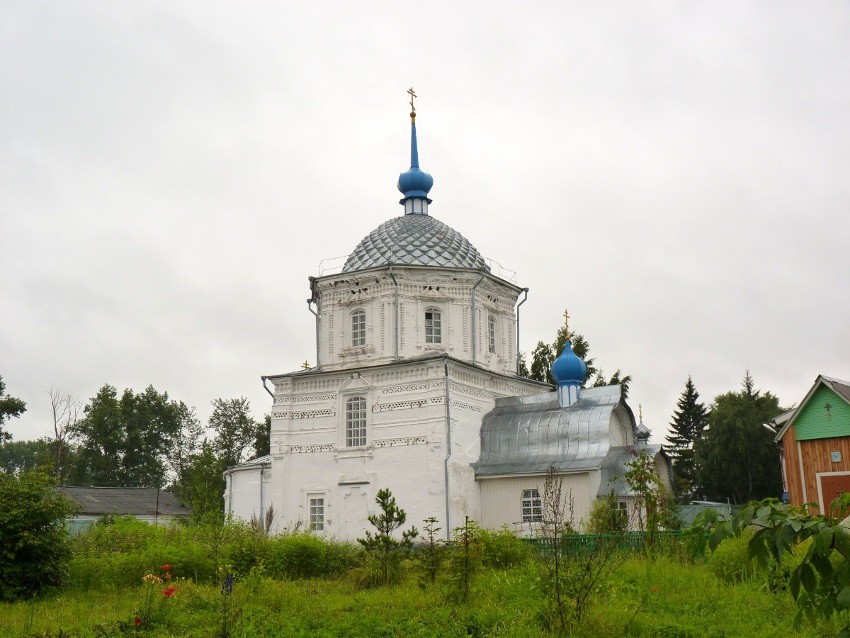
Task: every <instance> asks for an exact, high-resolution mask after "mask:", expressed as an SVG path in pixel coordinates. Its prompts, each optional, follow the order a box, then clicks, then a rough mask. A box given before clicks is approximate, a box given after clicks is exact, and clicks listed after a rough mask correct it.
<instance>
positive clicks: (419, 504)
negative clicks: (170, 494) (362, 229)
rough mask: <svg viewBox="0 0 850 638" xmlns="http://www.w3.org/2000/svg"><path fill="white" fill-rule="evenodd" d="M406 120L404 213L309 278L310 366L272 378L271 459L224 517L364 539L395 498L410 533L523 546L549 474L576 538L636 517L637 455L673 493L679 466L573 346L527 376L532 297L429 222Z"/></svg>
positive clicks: (237, 491)
mask: <svg viewBox="0 0 850 638" xmlns="http://www.w3.org/2000/svg"><path fill="white" fill-rule="evenodd" d="M411 109H412V110H411V113H410V117H411V165H410V170H408V171H406V172H404V173H402V174H401V175H400V176H399V179H398V189H399V190H400V191H401V192H402V194H403V197H402V199H401V201H400V204H401V205H402V206H403V207H404V214H403V215H401V216H399V217H393V218H392V219H389V220H388V221H386V222H384V223H383V224H381V225H380V226H378V227H377V228H376V229H375V230H373V231H372V232H370V233H369V234H368V235H366V237H364V238H363V240H362V241H361V242H360V243H359V244H358V245H357V246H356V247H355V248H354V251H353V252H352V253H351V254H350V255H349V256H348V258H347V260H346V261H345V265H344V266H343V267H342V269H341V271H340V272H338V273H335V274H327V275H324V274H323V275H321V276H318V277H310V278H309V282H310V292H311V298H310V300H309V308H310V310H311V312H312V313H313V314H314V315H315V320H316V365H315V366H314V367H311V368H307V369H301V370H297V371H295V372H289V373H285V374H276V375H269V376H263V377H262V380H263V384H264V386H265V387H266V389H267V391H268V392H269V394H270V395H271V396H272V399H273V404H272V409H271V413H272V421H271V454H270V455H269V456H265V457H261V458H257V459H254V460H252V461H249V462H247V463H244V464H241V465H238V466H235V467H233V468H230V469H229V470H227V472H226V473H225V478H226V491H225V510H226V512H227V513H229V514H231V515H233V516H234V517H237V518H243V519H250V518H251V517H257V518H259V519H260V520H262V519H263V517H264V516H265V515H266V513H267V512H268V511H269V508H273V519H274V520H273V526H274V529H277V530H280V529H284V528H289V529H295V528H300V529H302V530H310V531H312V532H314V533H317V534H322V535H327V536H330V537H333V538H336V539H340V540H346V539H350V540H353V539H355V538H357V537H358V536H362V535H363V531H364V530H365V529H367V528H370V527H371V526H370V525H369V523H368V521H367V516H368V515H369V514H372V513H374V512H375V509H376V505H375V495H376V493H377V492H378V490H379V489H382V488H385V487H386V488H389V489H390V490H391V491H392V493H393V495H394V496H395V497H396V500H397V502H398V504H399V506H400V507H402V508H403V509H404V510H405V511H406V512H407V521H408V524H414V525H417V526H419V527H420V528H421V523H422V521H423V520H424V519H426V518H428V517H431V516H433V517H436V518H437V520H438V526H439V527H441V528H442V529H443V530H444V531H443V532H442V533H444V534H446V535H447V537H448V536H449V535H450V534H451V530H452V529H453V528H455V527H458V526H460V525H462V524H463V522H464V518H465V517H466V516H469V517H470V518H471V519H474V520H476V521H478V522H480V524H481V525H482V526H484V527H486V528H494V529H495V528H500V527H502V526H503V525H507V526H509V528H510V529H513V530H515V531H516V532H517V533H526V534H527V533H533V531H534V529H535V524H536V523H539V521H540V520H541V516H542V511H541V505H542V503H541V496H542V494H543V481H544V476H545V474H546V472H547V470H548V469H549V468H550V467H552V466H554V467H555V468H556V469H557V471H558V472H559V474H561V475H562V476H563V481H564V488H565V490H569V491H571V493H572V496H573V499H574V512H573V516H574V522H575V523H576V524H579V523H580V521H581V519H583V518H584V517H586V515H587V513H588V511H589V509H590V507H591V504H592V502H593V500H594V499H595V498H596V497H597V496H601V495H604V494H608V493H610V492H611V491H612V490H613V491H614V493H615V494H616V495H617V498H618V503H619V506H620V507H624V508H625V507H628V504H629V502H630V501H631V500H632V499H633V496H632V495H631V494H630V492H629V489H628V487H627V486H626V484H625V483H624V482H623V480H622V476H623V475H624V474H625V472H626V469H627V468H626V467H625V464H626V463H628V462H629V460H630V459H631V458H632V455H633V454H634V453H635V450H636V449H638V448H643V449H645V450H646V451H647V453H649V454H650V455H651V456H653V458H654V459H655V462H656V467H657V469H658V473H659V476H660V477H661V478H662V481H663V482H664V483H666V484H667V485H668V486H669V483H670V464H669V459H668V458H667V455H666V454H665V453H664V452H663V450H662V449H661V447H660V446H657V445H649V444H648V437H649V431H648V430H647V429H646V428H645V427H644V426H643V425H642V424H638V423H636V421H635V417H634V414H633V412H632V410H631V409H630V408H629V406H628V404H627V403H626V402H625V401H624V400H623V399H622V396H621V388H620V386H618V385H612V386H606V387H597V388H583V387H581V384H582V382H583V381H584V377H585V374H586V366H585V364H584V362H582V361H581V360H580V359H579V358H578V357H577V356H576V355H575V354H573V352H572V350H571V348H570V347H569V344H568V345H567V347H566V348H565V349H564V352H563V353H561V355H560V356H559V358H558V359H557V360H556V361H555V363H554V364H553V376H554V377H555V379H556V380H557V382H558V383H557V387H556V388H555V389H554V390H553V388H552V387H551V386H549V385H548V384H545V383H539V382H536V381H532V380H530V379H526V378H523V377H520V376H518V375H517V360H518V343H517V330H518V312H519V306H521V305H522V303H523V302H524V301H525V298H526V296H527V292H528V289H527V288H522V287H520V286H517V285H516V284H515V283H513V282H511V281H508V280H507V279H504V278H502V277H501V276H498V275H497V274H494V272H493V271H492V270H491V267H490V265H488V262H487V261H486V260H485V259H483V258H482V256H481V255H480V254H479V253H478V251H477V250H476V249H475V247H474V246H473V245H472V244H471V243H470V242H469V241H468V240H467V239H466V238H465V237H464V236H463V235H461V234H460V233H459V232H457V231H456V230H454V229H452V228H450V227H449V226H447V225H446V224H444V223H442V222H440V221H439V220H438V219H436V218H434V217H432V216H431V215H430V212H429V206H430V204H431V200H430V199H429V198H428V193H429V191H430V190H431V187H432V185H433V182H434V180H433V178H432V177H431V176H430V175H429V174H428V173H426V172H424V171H422V170H421V169H420V168H419V157H418V148H417V139H416V112H415V109H413V100H412V98H411ZM520 298H522V299H520Z"/></svg>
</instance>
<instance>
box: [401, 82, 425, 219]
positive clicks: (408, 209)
mask: <svg viewBox="0 0 850 638" xmlns="http://www.w3.org/2000/svg"><path fill="white" fill-rule="evenodd" d="M407 93H408V95H410V170H409V171H406V172H404V173H402V174H401V175H399V176H398V190H400V191H401V192H402V193H403V194H404V197H403V198H402V199H401V200H399V204H401V205H402V206H404V214H405V215H411V214H414V215H427V214H428V204H430V203H431V200H430V199H428V191H430V190H431V187H432V186H433V185H434V178H433V177H431V176H430V175H429V174H428V173H426V172H424V171H422V170H420V169H419V147H418V145H417V143H416V106H415V105H414V104H413V98H415V97H416V93H415V91H414V90H413V88H410V89H408V90H407Z"/></svg>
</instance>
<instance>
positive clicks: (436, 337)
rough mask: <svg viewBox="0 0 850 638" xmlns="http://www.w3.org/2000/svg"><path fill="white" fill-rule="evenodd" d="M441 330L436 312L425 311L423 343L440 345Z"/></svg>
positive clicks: (441, 339)
mask: <svg viewBox="0 0 850 638" xmlns="http://www.w3.org/2000/svg"><path fill="white" fill-rule="evenodd" d="M442 342H443V328H442V322H441V317H440V312H439V311H438V310H426V311H425V343H442Z"/></svg>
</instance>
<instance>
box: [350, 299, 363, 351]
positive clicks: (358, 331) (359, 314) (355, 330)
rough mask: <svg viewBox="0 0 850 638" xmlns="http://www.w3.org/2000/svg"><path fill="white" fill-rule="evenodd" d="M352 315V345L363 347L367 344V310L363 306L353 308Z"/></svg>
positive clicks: (353, 346)
mask: <svg viewBox="0 0 850 638" xmlns="http://www.w3.org/2000/svg"><path fill="white" fill-rule="evenodd" d="M350 317H351V318H350V323H349V327H350V328H351V347H352V348H362V347H364V346H365V345H366V310H365V309H363V308H357V309H356V310H352V311H351V314H350ZM358 320H360V321H358ZM358 323H359V324H360V325H359V326H358V325H357V324H358Z"/></svg>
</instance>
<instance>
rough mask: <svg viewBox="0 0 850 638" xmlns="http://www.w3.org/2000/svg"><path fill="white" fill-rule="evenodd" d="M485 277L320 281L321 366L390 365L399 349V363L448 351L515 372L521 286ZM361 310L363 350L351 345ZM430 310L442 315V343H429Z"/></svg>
mask: <svg viewBox="0 0 850 638" xmlns="http://www.w3.org/2000/svg"><path fill="white" fill-rule="evenodd" d="M390 275H392V277H391V276H390ZM393 277H394V278H395V281H393ZM481 277H482V275H481V273H478V272H469V271H463V270H451V269H434V268H414V267H398V268H394V269H393V270H392V271H390V269H389V268H377V269H373V270H370V271H364V272H357V273H342V274H339V275H331V276H328V277H324V278H320V279H317V280H315V283H314V286H315V288H314V290H315V295H316V297H317V299H318V307H319V313H320V317H321V320H320V322H319V350H320V359H321V361H320V363H321V367H322V369H324V370H328V371H330V370H334V369H340V368H352V367H360V366H364V365H375V364H378V363H387V362H390V361H393V360H396V351H398V356H399V357H400V358H410V357H416V356H421V355H423V354H428V353H446V354H449V355H450V356H452V357H455V358H457V359H460V360H463V361H468V362H472V361H473V360H474V361H475V363H476V364H477V365H480V366H482V367H484V368H486V369H489V370H492V371H494V372H499V373H502V374H512V373H513V372H514V371H515V369H516V339H515V331H516V318H515V310H514V306H515V304H516V302H517V299H518V297H519V293H520V289H519V288H517V287H516V286H514V285H512V284H509V283H507V282H504V281H502V280H500V279H497V278H495V277H492V276H490V275H487V276H485V277H484V279H483V280H482V279H481ZM479 282H480V283H479ZM476 284H479V287H478V288H477V289H475V312H474V315H475V316H474V317H473V299H472V298H473V289H474V288H475V285H476ZM396 286H397V287H396ZM396 293H397V294H398V304H399V308H398V310H397V309H396ZM356 310H362V311H363V312H364V313H365V315H366V343H365V344H364V345H357V346H355V345H353V343H352V329H351V325H352V321H351V317H352V313H353V312H354V311H356ZM428 310H436V311H438V312H440V313H441V332H442V334H441V340H440V343H429V342H428V341H427V340H426V336H425V312H426V311H428ZM490 316H493V318H494V319H495V326H496V339H495V341H496V344H495V348H494V350H495V352H490V349H489V332H488V318H489V317H490ZM399 319H400V321H399ZM473 319H474V321H473ZM397 323H398V335H397V327H396V324H397ZM473 341H474V343H473Z"/></svg>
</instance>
